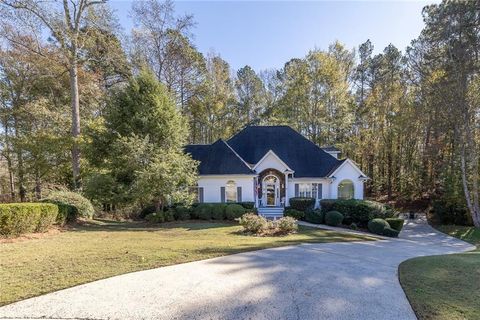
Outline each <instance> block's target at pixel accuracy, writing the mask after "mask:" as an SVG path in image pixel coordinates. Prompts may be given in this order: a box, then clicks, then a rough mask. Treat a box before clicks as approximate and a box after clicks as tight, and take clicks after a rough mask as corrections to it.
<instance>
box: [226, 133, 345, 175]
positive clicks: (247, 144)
mask: <svg viewBox="0 0 480 320" xmlns="http://www.w3.org/2000/svg"><path fill="white" fill-rule="evenodd" d="M227 143H228V144H229V145H230V146H231V147H232V149H234V150H235V151H236V152H237V154H238V155H239V156H240V157H242V159H243V160H245V161H246V162H247V163H258V162H259V161H260V160H261V159H262V157H263V156H264V155H265V154H266V153H267V152H268V151H269V150H272V151H273V152H274V153H275V154H276V155H277V156H278V157H279V158H280V159H281V160H282V161H283V162H285V163H286V164H287V165H288V166H289V167H290V168H291V169H292V170H294V171H295V177H298V178H301V177H326V176H328V174H329V173H330V172H332V171H333V170H335V169H336V168H337V167H338V166H339V165H340V164H341V161H340V160H337V159H336V158H335V157H332V156H331V155H330V154H328V153H326V152H325V151H323V150H322V149H321V148H320V147H318V146H317V145H316V144H314V143H313V142H311V141H310V140H308V139H307V138H305V137H304V136H302V135H301V134H300V133H298V132H297V131H295V130H293V129H292V128H290V127H289V126H248V127H246V128H244V129H243V130H242V131H240V132H239V133H237V134H236V135H234V136H233V137H232V138H230V139H229V140H228V141H227Z"/></svg>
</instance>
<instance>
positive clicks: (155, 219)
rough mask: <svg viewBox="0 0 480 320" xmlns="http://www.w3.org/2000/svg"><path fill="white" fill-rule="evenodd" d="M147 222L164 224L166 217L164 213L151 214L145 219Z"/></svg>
mask: <svg viewBox="0 0 480 320" xmlns="http://www.w3.org/2000/svg"><path fill="white" fill-rule="evenodd" d="M145 220H147V221H148V222H151V223H162V222H165V215H164V213H163V212H154V213H150V214H148V215H147V216H146V217H145Z"/></svg>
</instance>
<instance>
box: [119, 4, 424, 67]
mask: <svg viewBox="0 0 480 320" xmlns="http://www.w3.org/2000/svg"><path fill="white" fill-rule="evenodd" d="M429 3H432V1H402V2H400V1H399V2H394V1H385V2H379V1H351V2H350V1H336V2H334V1H330V2H327V1H321V2H320V1H318V2H313V1H311V2H299V1H295V2H293V1H292V2H286V1H281V2H276V1H265V2H257V1H209V2H206V1H178V2H176V3H175V5H176V11H177V12H178V13H179V14H183V13H191V14H193V15H194V16H195V20H196V22H197V26H196V28H195V29H194V34H195V39H194V42H195V45H196V46H197V48H198V49H199V50H200V51H201V52H203V53H208V52H209V51H215V52H216V53H218V54H220V55H221V56H222V58H223V59H225V60H226V61H228V62H229V63H230V65H231V66H232V68H234V69H238V68H240V67H243V66H245V65H247V64H248V65H250V66H252V67H253V68H254V69H255V70H257V71H259V70H263V69H268V68H281V67H282V66H283V64H284V63H285V62H287V61H288V60H290V59H291V58H294V57H303V56H304V55H305V54H306V53H307V52H308V51H309V50H310V49H314V48H320V49H326V48H327V47H328V45H329V44H330V43H332V42H333V41H335V40H339V41H340V42H342V43H344V44H345V45H346V46H347V47H349V48H353V47H358V45H359V44H361V43H362V42H364V41H366V40H367V39H370V40H371V41H372V43H373V44H374V46H375V53H378V52H381V51H382V50H383V48H384V47H386V46H387V45H388V44H389V43H392V44H394V45H395V46H397V47H398V48H399V49H400V50H402V51H404V49H405V48H406V47H407V46H408V45H409V43H410V41H411V40H412V39H414V38H416V37H417V36H418V35H419V33H420V31H421V30H422V28H423V20H422V15H421V11H422V8H423V7H424V6H425V5H427V4H429ZM110 5H111V7H113V8H114V9H115V10H116V11H117V15H118V17H119V18H120V23H121V24H122V26H123V28H124V30H125V32H127V33H129V31H130V29H131V27H132V21H131V18H130V17H129V12H130V7H131V1H119V0H113V1H110Z"/></svg>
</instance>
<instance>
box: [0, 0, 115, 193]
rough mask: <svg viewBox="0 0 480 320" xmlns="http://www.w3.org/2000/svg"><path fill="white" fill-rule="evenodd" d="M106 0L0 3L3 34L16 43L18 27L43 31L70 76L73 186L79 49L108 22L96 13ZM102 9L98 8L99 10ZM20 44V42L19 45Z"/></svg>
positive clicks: (5, 0)
mask: <svg viewBox="0 0 480 320" xmlns="http://www.w3.org/2000/svg"><path fill="white" fill-rule="evenodd" d="M105 2H106V1H105V0H75V1H63V2H62V3H61V4H59V3H57V2H45V1H40V0H1V1H0V3H1V5H2V6H3V8H4V9H5V8H7V9H11V10H4V12H5V13H6V14H8V18H9V19H8V20H5V21H4V25H3V30H2V31H3V32H4V35H5V36H6V37H7V38H8V39H9V40H10V41H15V37H13V36H11V35H12V34H15V33H17V32H18V31H17V30H18V27H19V26H21V27H23V28H25V29H27V30H30V27H32V21H34V23H35V24H36V25H41V26H42V27H44V28H46V29H47V30H48V31H49V32H50V34H51V39H52V40H54V41H55V44H56V45H58V47H59V48H60V50H61V53H62V56H61V58H62V62H63V64H64V65H65V67H66V68H67V70H68V73H69V77H70V94H71V97H70V99H71V102H70V103H71V114H72V132H71V134H72V137H73V146H72V173H73V184H74V186H75V187H79V180H80V148H79V142H78V139H79V138H80V94H79V85H78V83H79V80H78V68H79V64H80V61H81V55H82V50H83V47H84V45H85V43H86V42H87V41H88V39H89V34H88V30H90V29H95V28H100V26H105V29H108V27H106V24H107V23H108V22H109V20H108V19H106V16H105V15H102V14H99V12H95V10H96V9H97V8H96V7H99V6H102V5H103V4H104V3H105ZM98 10H101V8H98ZM18 45H22V43H18ZM25 49H28V50H31V51H32V52H36V53H38V54H41V52H39V51H38V49H37V46H35V45H34V46H28V47H27V46H25Z"/></svg>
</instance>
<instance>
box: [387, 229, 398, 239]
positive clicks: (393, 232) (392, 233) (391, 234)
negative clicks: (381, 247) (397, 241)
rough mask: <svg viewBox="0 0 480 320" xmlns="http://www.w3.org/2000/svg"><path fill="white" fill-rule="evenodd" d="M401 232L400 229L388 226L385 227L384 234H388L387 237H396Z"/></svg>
mask: <svg viewBox="0 0 480 320" xmlns="http://www.w3.org/2000/svg"><path fill="white" fill-rule="evenodd" d="M399 233H400V231H398V230H395V229H393V228H389V227H387V228H385V229H383V235H384V236H386V237H391V238H396V237H398V234H399Z"/></svg>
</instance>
